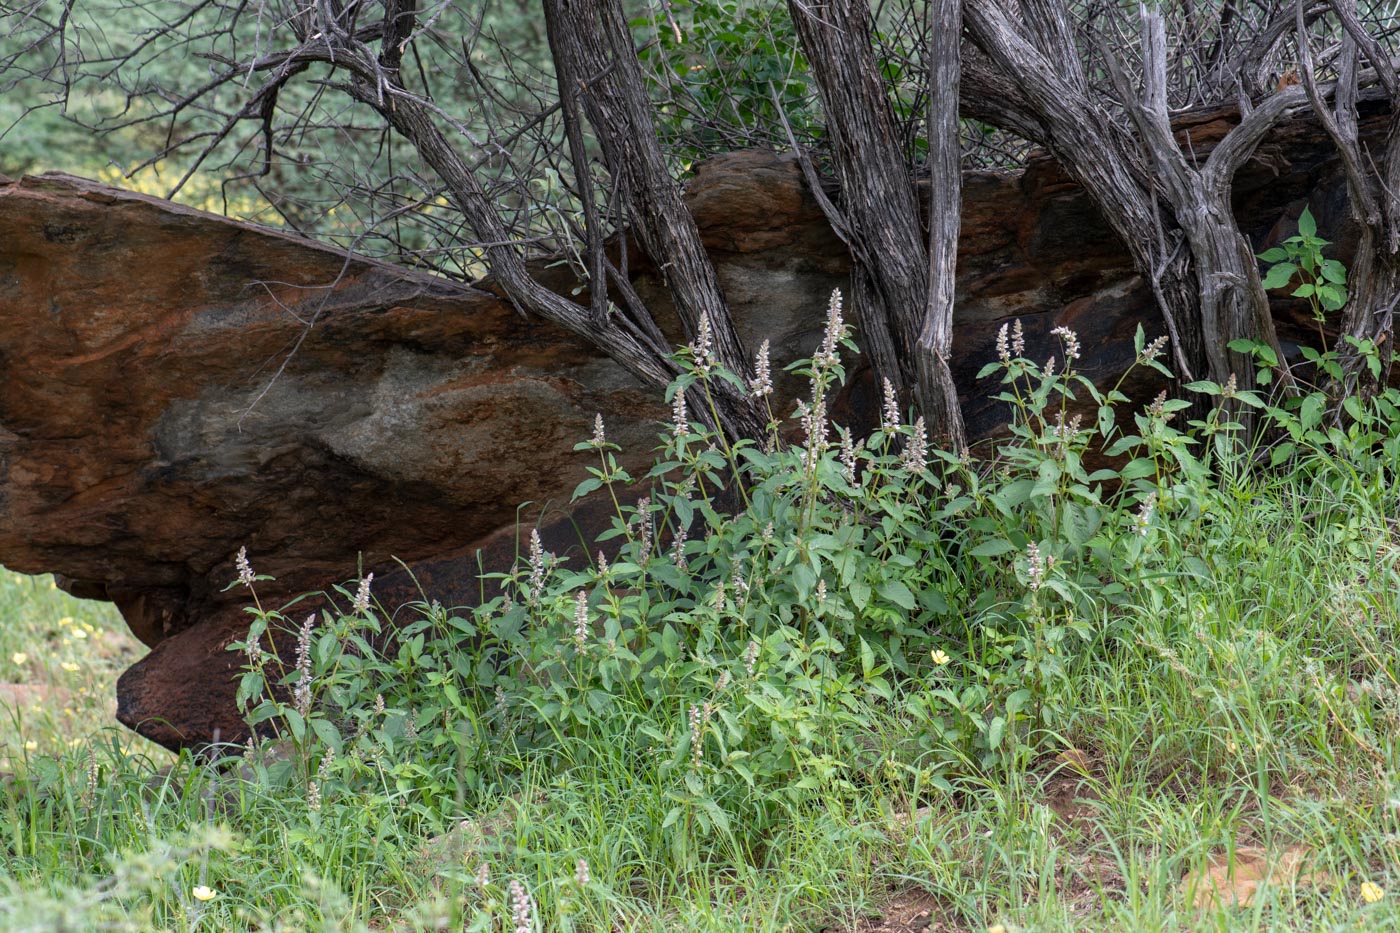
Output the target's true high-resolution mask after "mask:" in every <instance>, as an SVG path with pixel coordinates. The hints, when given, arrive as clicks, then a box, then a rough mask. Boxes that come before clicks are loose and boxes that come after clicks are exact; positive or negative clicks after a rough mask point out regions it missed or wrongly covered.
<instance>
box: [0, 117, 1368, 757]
mask: <svg viewBox="0 0 1400 933" xmlns="http://www.w3.org/2000/svg"><path fill="white" fill-rule="evenodd" d="M1232 119H1233V117H1232V116H1231V115H1230V114H1228V113H1213V114H1204V115H1200V116H1198V117H1196V118H1193V120H1191V121H1187V122H1185V123H1183V129H1184V131H1186V132H1188V133H1189V134H1190V137H1189V138H1190V139H1191V140H1192V141H1193V144H1194V145H1196V147H1197V149H1198V151H1199V150H1201V149H1204V148H1208V147H1209V146H1210V145H1212V144H1213V143H1214V142H1215V141H1217V140H1218V138H1219V136H1220V132H1221V129H1222V127H1223V126H1225V125H1226V124H1228V122H1229V121H1231V120H1232ZM1376 119H1377V118H1375V117H1374V116H1373V117H1372V118H1370V120H1371V122H1372V123H1375V122H1376ZM688 198H689V203H690V204H691V206H692V208H693V209H694V211H695V213H696V217H697V221H698V223H699V227H700V230H701V231H702V233H703V235H704V237H705V239H706V244H707V246H708V247H709V248H710V249H711V251H712V254H713V256H714V258H715V260H716V263H717V265H718V269H719V275H720V279H721V283H722V285H723V288H724V290H725V293H726V295H727V296H728V298H729V300H730V302H731V304H732V305H733V307H734V310H735V313H736V317H737V322H738V325H739V328H740V331H741V333H742V334H743V335H744V336H745V338H746V339H747V340H748V341H749V342H750V344H751V345H757V343H758V342H759V340H761V339H762V338H764V337H768V338H770V339H772V340H773V344H774V353H775V357H777V358H778V359H780V360H783V361H786V360H788V359H792V358H796V357H799V356H805V355H807V354H808V353H810V351H811V349H812V348H813V347H814V346H815V344H816V342H817V332H818V330H819V328H820V326H821V323H822V319H823V311H824V307H825V303H826V298H827V296H828V295H829V293H830V291H831V290H832V288H834V287H843V288H844V286H845V284H846V276H847V272H848V261H847V257H846V254H845V250H844V247H843V246H842V244H841V243H840V242H839V241H838V240H837V239H836V237H835V236H834V235H833V234H832V232H831V230H830V229H829V227H828V226H827V224H826V222H825V220H824V218H823V217H822V215H821V212H820V211H819V209H818V208H817V206H816V204H815V202H814V200H813V199H812V198H811V196H810V194H809V193H808V192H807V191H806V190H805V189H804V187H803V185H802V182H801V176H800V173H799V172H798V171H797V168H796V166H795V164H794V163H793V162H792V161H791V160H790V159H788V158H786V157H782V156H775V155H772V154H769V153H759V152H746V153H736V154H733V155H730V156H725V157H722V158H720V159H717V160H714V161H712V162H710V163H706V164H704V165H702V166H700V167H699V170H698V172H697V175H696V177H695V178H694V179H693V180H691V182H690V184H689V192H688ZM1236 201H1237V207H1238V209H1239V212H1240V215H1241V217H1242V222H1243V223H1244V225H1245V228H1246V230H1247V232H1249V233H1250V235H1251V236H1252V237H1254V239H1255V241H1256V243H1259V244H1260V245H1261V246H1262V245H1263V244H1264V243H1265V242H1266V241H1275V240H1277V239H1280V238H1282V237H1284V236H1287V235H1289V234H1291V233H1292V232H1293V220H1292V218H1294V217H1296V216H1297V214H1298V212H1299V211H1300V210H1301V209H1302V207H1303V205H1304V203H1306V202H1311V204H1312V208H1313V213H1314V214H1315V215H1316V216H1317V217H1318V219H1319V222H1320V225H1321V227H1322V229H1323V230H1324V231H1325V230H1334V231H1337V230H1340V231H1342V233H1341V234H1340V235H1339V236H1338V237H1337V239H1339V241H1341V242H1340V244H1339V248H1340V249H1341V250H1342V253H1341V255H1342V256H1343V257H1344V258H1345V256H1346V252H1347V249H1348V247H1349V243H1350V240H1351V234H1350V233H1348V232H1347V228H1346V227H1345V223H1344V221H1345V214H1346V205H1345V189H1344V186H1343V185H1342V183H1341V181H1340V177H1339V174H1338V172H1337V168H1336V165H1335V160H1334V159H1333V157H1332V155H1331V149H1330V146H1329V145H1328V144H1327V142H1326V140H1325V138H1324V137H1323V136H1322V134H1321V133H1320V132H1319V131H1318V130H1317V128H1316V126H1314V125H1312V124H1310V123H1308V122H1306V121H1298V122H1295V123H1291V124H1288V125H1287V126H1284V127H1282V128H1281V129H1280V130H1279V132H1278V133H1276V134H1275V135H1274V136H1273V137H1272V138H1271V139H1270V140H1269V141H1268V142H1266V143H1265V145H1264V146H1263V147H1261V149H1260V153H1259V156H1258V158H1257V159H1255V160H1254V161H1253V162H1251V163H1250V164H1249V166H1247V167H1246V169H1245V170H1244V171H1243V172H1242V173H1241V176H1240V179H1239V181H1238V183H1237V185H1236ZM964 206H965V210H964V216H963V235H962V241H961V251H960V255H959V281H958V303H957V309H956V328H955V346H956V347H957V348H958V353H957V358H956V360H955V361H954V376H955V378H956V379H957V381H958V383H959V388H960V391H961V392H962V396H963V399H964V402H965V407H966V414H967V421H968V426H969V430H970V433H971V434H972V435H973V436H974V437H987V436H988V435H990V434H991V433H992V432H993V431H994V430H995V429H996V428H997V427H998V426H999V424H1000V423H1001V421H1002V418H1003V416H1004V415H1003V412H1002V411H1001V409H1000V407H999V406H998V405H997V404H996V403H994V402H992V401H991V400H990V395H992V394H994V393H995V391H996V387H995V386H988V385H978V384H977V383H976V380H975V376H976V372H977V370H978V369H979V368H980V367H981V366H982V365H983V364H984V363H985V362H986V361H987V360H988V359H990V358H992V356H993V354H994V350H993V341H994V339H995V334H996V330H997V328H998V327H1000V325H1001V324H1002V323H1003V322H1005V321H1007V320H1009V319H1011V318H1016V317H1019V318H1021V319H1023V321H1024V322H1025V325H1026V329H1027V335H1028V342H1029V344H1030V346H1031V348H1032V351H1031V352H1032V353H1033V354H1040V355H1048V354H1049V353H1050V352H1057V351H1056V349H1055V348H1054V347H1052V346H1051V344H1050V342H1049V339H1048V334H1049V331H1050V329H1051V328H1052V327H1055V326H1058V325H1062V324H1063V325H1067V326H1069V327H1072V328H1074V329H1075V330H1077V331H1078V332H1079V334H1080V336H1081V339H1082V341H1083V343H1084V346H1085V348H1086V351H1087V352H1086V359H1085V360H1084V361H1083V362H1084V365H1085V367H1086V369H1087V371H1088V372H1089V373H1090V375H1092V376H1094V377H1096V378H1100V379H1110V378H1116V376H1117V375H1118V374H1119V373H1121V372H1122V370H1123V369H1124V367H1125V366H1126V365H1127V363H1128V362H1129V361H1130V359H1131V352H1132V351H1131V338H1132V334H1133V332H1134V330H1135V329H1136V327H1137V326H1138V325H1139V323H1142V324H1144V325H1145V326H1146V327H1147V330H1148V332H1149V334H1150V335H1155V334H1157V333H1159V332H1160V330H1161V328H1160V325H1159V324H1158V322H1157V315H1156V312H1155V309H1154V307H1153V303H1152V300H1151V297H1150V294H1149V292H1148V290H1147V288H1146V287H1145V285H1144V284H1143V282H1142V281H1141V279H1140V278H1139V277H1138V276H1137V275H1136V274H1135V273H1134V272H1133V270H1132V267H1131V264H1130V262H1129V260H1128V258H1127V256H1126V254H1125V253H1124V252H1123V251H1122V250H1121V249H1120V248H1119V246H1118V244H1117V242H1116V241H1115V240H1114V238H1113V236H1112V234H1111V233H1110V231H1109V230H1108V229H1107V227H1106V226H1105V225H1104V224H1103V223H1102V221H1101V220H1100V219H1099V217H1098V215H1097V213H1096V211H1095V210H1094V208H1093V207H1092V205H1091V204H1090V203H1089V201H1088V199H1087V198H1086V197H1085V196H1084V195H1083V193H1082V192H1081V191H1080V190H1079V189H1078V188H1077V187H1076V186H1074V185H1073V184H1072V183H1070V182H1069V181H1068V180H1067V179H1066V178H1065V177H1064V176H1063V175H1062V174H1061V173H1060V172H1059V171H1058V169H1057V168H1056V167H1055V166H1054V165H1053V164H1051V163H1049V162H1046V161H1036V162H1033V164H1032V165H1031V166H1030V167H1029V168H1028V169H1027V170H1026V171H1025V172H1024V173H1020V174H997V173H970V174H969V175H968V176H967V179H966V184H965V193H964ZM635 258H636V257H635V255H634V265H635V269H634V273H635V284H636V287H637V289H638V291H639V292H640V293H641V294H642V295H643V296H644V297H646V298H647V299H648V300H649V301H652V302H655V303H656V305H657V306H658V307H664V305H665V299H664V292H663V289H662V288H661V287H660V284H659V282H658V280H657V277H656V275H655V272H654V271H653V270H649V269H648V267H647V266H646V265H645V264H644V263H635ZM1281 328H1282V332H1283V335H1284V336H1285V338H1286V339H1290V340H1306V339H1307V338H1308V337H1309V336H1310V335H1311V331H1312V328H1311V324H1310V322H1308V321H1307V320H1306V319H1305V316H1304V315H1301V314H1300V313H1299V309H1298V308H1296V307H1289V306H1285V307H1284V310H1283V314H1282V317H1281ZM0 350H2V351H3V359H0V563H3V564H5V565H6V566H9V567H12V568H14V569H16V570H21V571H26V572H34V573H37V572H53V573H56V574H59V575H60V579H61V580H62V581H63V585H64V586H65V588H67V589H69V590H71V591H72V592H74V593H76V594H78V595H82V596H89V597H95V598H105V599H110V600H112V601H114V602H115V603H116V604H117V605H118V606H119V607H120V609H121V611H122V613H123V615H124V616H125V618H126V619H127V621H128V623H129V624H130V626H131V628H132V630H133V631H134V632H135V633H136V634H137V635H138V636H139V637H140V638H141V639H142V640H143V641H145V642H146V643H147V644H150V645H153V646H155V650H153V652H152V653H151V654H150V655H149V656H148V657H147V658H146V659H144V660H142V661H141V662H140V663H138V664H137V665H136V666H135V667H134V668H133V669H132V670H131V671H130V672H128V674H127V675H126V676H125V677H124V678H123V680H122V683H121V686H120V691H119V692H120V698H119V699H120V716H121V719H122V721H123V722H126V723H128V724H129V725H133V726H134V727H136V728H138V729H139V730H140V731H142V732H143V733H145V734H147V735H150V736H151V737H153V738H155V739H156V740H157V741H160V742H162V743H163V744H167V745H171V746H177V745H182V744H197V743H200V742H203V741H207V740H208V739H210V738H212V737H213V736H214V735H215V734H216V733H217V734H218V735H220V736H221V737H223V738H226V739H236V738H238V737H239V735H240V733H241V723H240V721H239V720H238V718H237V715H236V711H234V710H233V708H232V695H233V688H232V684H231V682H230V680H229V676H228V675H229V674H230V673H231V672H232V671H233V666H234V665H235V664H236V662H237V659H236V658H233V657H231V656H230V655H229V653H228V652H227V651H224V650H223V647H224V646H225V645H226V644H227V643H228V642H229V641H230V640H233V639H234V638H236V637H237V636H238V635H239V634H241V628H242V626H243V625H244V624H246V616H245V614H244V613H243V611H242V601H243V599H244V598H245V593H244V592H243V591H241V590H232V591H227V592H226V591H225V589H224V588H225V586H226V585H227V584H228V583H229V581H231V580H232V579H233V578H234V575H235V573H234V569H233V566H232V559H233V556H234V554H235V552H236V551H237V549H238V548H239V547H240V546H246V547H247V548H248V553H249V555H250V558H251V560H252V562H253V564H254V566H255V568H256V569H257V571H258V572H260V573H267V574H271V575H273V576H275V577H276V578H277V582H276V583H275V584H269V585H267V586H266V587H264V591H263V592H264V595H265V596H266V597H267V598H268V599H269V600H270V601H274V602H275V601H276V599H278V598H281V597H283V596H288V595H291V594H294V593H298V592H302V591H306V590H320V589H323V588H324V587H326V586H327V585H329V584H331V583H333V582H336V581H339V580H343V579H346V578H350V577H353V576H355V574H356V572H357V567H360V566H363V567H364V568H365V569H367V570H369V569H372V570H375V571H376V573H377V574H378V578H377V579H378V580H379V581H380V585H379V586H377V587H376V589H377V590H378V591H379V593H380V595H381V597H383V598H384V599H385V602H386V603H391V604H392V603H394V602H396V601H399V600H400V599H404V598H416V597H417V590H416V588H414V587H413V585H412V582H411V580H410V578H409V575H408V574H407V573H404V572H400V574H399V575H398V577H394V576H393V573H392V572H393V570H394V568H395V566H396V564H395V563H394V559H395V558H397V559H401V560H403V561H406V562H408V563H409V564H410V565H412V567H413V571H414V576H415V577H416V579H417V580H418V581H419V582H421V583H423V585H424V589H425V590H426V594H427V596H428V597H429V598H436V599H439V600H441V601H442V602H444V603H446V604H452V603H457V602H463V601H468V600H470V599H472V598H473V596H474V594H475V593H476V592H477V582H476V579H475V567H476V563H475V560H474V559H473V558H472V556H471V555H472V554H473V553H474V552H475V551H476V549H477V548H479V547H482V546H488V549H489V552H490V554H491V557H490V558H489V559H490V560H492V561H495V562H497V563H498V564H499V562H501V561H505V560H507V559H508V558H509V556H510V555H511V554H513V553H514V546H515V540H516V532H515V528H516V522H517V518H519V519H521V520H524V521H526V522H533V521H534V520H535V519H536V518H537V517H538V516H539V515H540V513H541V511H542V510H543V509H544V507H545V506H546V505H547V504H549V503H553V504H555V505H556V506H557V505H561V504H563V503H564V502H565V501H566V500H567V498H568V495H569V493H570V491H571V490H572V489H573V487H574V486H575V485H576V483H577V482H578V481H579V480H580V479H581V478H582V476H583V469H584V466H585V463H584V460H583V458H582V457H581V456H580V455H576V454H574V453H572V446H573V444H574V443H575V442H576V441H578V440H580V439H582V438H586V437H587V436H588V435H589V434H590V433H591V430H592V421H593V416H594V413H595V412H602V413H603V415H604V418H605V419H606V422H607V427H608V433H609V438H610V439H611V440H614V441H616V442H618V443H620V444H622V445H623V447H624V449H625V451H626V461H627V463H628V465H629V466H631V467H636V466H639V465H641V464H642V463H644V462H645V461H646V460H647V459H648V458H649V456H650V453H649V452H650V450H651V448H652V447H653V446H654V427H653V422H654V419H657V418H664V416H665V413H664V411H663V410H662V409H661V408H660V407H659V406H658V405H657V404H656V399H655V397H654V394H653V393H651V392H649V391H646V390H644V389H643V388H641V387H640V386H638V385H637V384H635V383H634V382H633V380H632V379H630V378H629V377H628V376H627V375H626V374H624V373H623V372H622V371H621V370H620V369H619V368H618V367H616V366H614V365H613V364H611V363H610V362H609V361H607V360H606V359H605V358H604V357H603V356H602V355H601V354H600V353H598V351H596V350H595V349H593V348H592V347H590V346H588V345H586V344H584V343H583V342H581V341H579V340H577V339H575V338H573V337H570V336H569V335H567V334H564V333H562V332H560V331H559V330H557V329H555V328H553V327H551V326H549V325H546V324H543V323H540V322H531V321H525V320H522V319H521V318H520V317H519V316H518V315H516V314H515V313H514V312H513V311H512V310H511V309H510V308H508V307H507V306H505V305H504V304H502V303H501V302H500V301H498V300H497V299H496V298H494V297H493V296H492V295H491V294H490V293H489V292H486V291H482V290H478V289H473V288H470V287H467V286H462V285H458V284H454V283H450V282H444V281H441V280H437V279H433V278H429V277H426V276H423V275H420V274H416V273H411V272H406V271H404V270H401V269H397V268H394V267H391V266H387V265H384V264H380V263H376V262H371V261H366V260H362V259H355V258H351V257H347V256H346V255H344V254H343V253H340V252H337V251H335V250H332V249H328V248H325V247H321V246H317V245H315V244H312V243H308V242H306V241H304V240H301V239H298V238H295V237H290V236H286V235H283V234H281V233H278V232H275V231H269V230H266V229H262V228H258V227H254V226H251V225H247V224H242V223H236V222H233V221H229V220H226V219H224V218H221V217H216V216H212V215H208V214H203V213H200V212H197V211H193V210H189V209H186V208H182V207H178V206H175V205H172V204H169V203H167V202H164V201H159V200H156V199H152V198H148V197H144V196H141V195H136V194H130V193H126V192H122V191H117V190H114V189H111V188H107V187H104V186H102V185H98V184H96V183H93V182H88V181H83V180H80V179H75V178H68V177H61V176H44V177H42V178H27V179H23V180H20V181H11V180H8V179H0ZM795 388H796V386H795V385H790V386H789V389H790V390H795ZM1132 388H1133V389H1134V390H1135V391H1136V392H1138V393H1139V394H1141V393H1149V394H1150V392H1155V391H1156V387H1155V386H1148V385H1146V384H1140V385H1135V386H1133V387H1132ZM842 410H843V411H844V412H846V413H847V414H848V415H849V416H850V417H851V418H853V419H857V420H859V419H861V418H862V417H864V416H868V414H869V413H870V412H871V411H873V410H874V400H873V397H872V393H871V390H870V387H869V385H868V384H867V383H866V382H862V381H861V380H859V379H857V380H856V381H855V382H854V384H853V385H852V387H851V389H850V391H849V393H848V396H847V398H846V399H845V401H844V403H843V407H842ZM523 502H529V503H531V504H530V505H527V506H525V507H524V508H522V509H519V511H517V507H518V506H519V505H520V504H521V503H523ZM603 521H604V519H603V518H602V517H601V516H600V515H594V516H593V517H592V518H590V519H588V520H587V521H586V522H584V524H589V525H592V526H593V527H599V526H600V524H601V523H602V522H603ZM550 534H552V535H553V536H554V537H555V549H556V550H559V549H562V548H563V547H564V546H566V545H567V544H568V543H569V540H570V538H569V536H570V535H571V534H572V526H571V525H569V524H568V523H567V522H555V523H554V524H553V525H552V526H551V527H550Z"/></svg>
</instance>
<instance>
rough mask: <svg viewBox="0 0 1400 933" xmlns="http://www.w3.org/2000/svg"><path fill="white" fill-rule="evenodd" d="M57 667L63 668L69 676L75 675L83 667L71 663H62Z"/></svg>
mask: <svg viewBox="0 0 1400 933" xmlns="http://www.w3.org/2000/svg"><path fill="white" fill-rule="evenodd" d="M59 667H61V668H63V669H64V670H65V671H67V672H68V673H70V674H76V673H77V672H78V671H80V670H82V669H83V666H82V665H81V664H74V663H73V662H72V661H64V662H63V663H62V664H60V665H59Z"/></svg>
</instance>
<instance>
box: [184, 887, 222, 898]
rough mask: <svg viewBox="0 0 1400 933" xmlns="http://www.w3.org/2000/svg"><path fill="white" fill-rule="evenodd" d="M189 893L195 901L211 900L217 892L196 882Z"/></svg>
mask: <svg viewBox="0 0 1400 933" xmlns="http://www.w3.org/2000/svg"><path fill="white" fill-rule="evenodd" d="M190 893H191V894H193V895H194V899H195V900H197V901H212V900H213V899H214V895H215V894H216V893H217V892H216V891H215V890H214V889H213V888H210V887H206V886H205V885H202V884H197V885H195V886H194V888H193V889H192V890H191V891H190Z"/></svg>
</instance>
